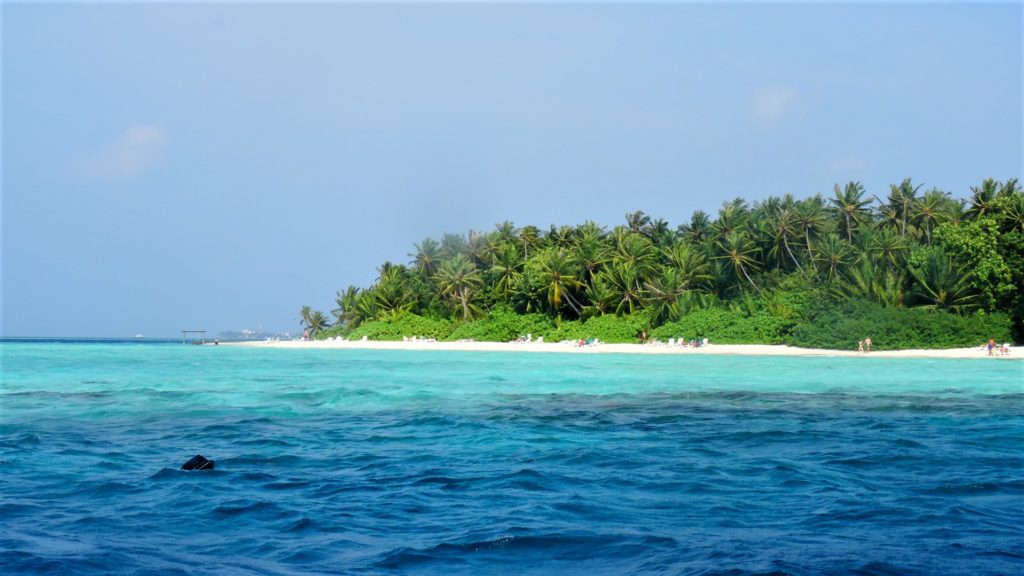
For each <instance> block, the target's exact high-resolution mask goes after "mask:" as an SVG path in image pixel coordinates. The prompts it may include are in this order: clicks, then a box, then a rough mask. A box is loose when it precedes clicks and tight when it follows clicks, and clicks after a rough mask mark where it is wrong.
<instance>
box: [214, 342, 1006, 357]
mask: <svg viewBox="0 0 1024 576" xmlns="http://www.w3.org/2000/svg"><path fill="white" fill-rule="evenodd" d="M222 345H223V346H244V347H254V348H279V349H301V350H334V349H336V350H341V349H354V350H434V351H461V352H536V353H543V352H561V353H568V354H675V355H723V354H724V355H739V356H829V357H851V358H857V357H865V358H956V359H974V358H984V359H989V360H1024V349H1021V348H1013V349H1011V351H1010V354H1009V355H1008V356H1000V355H998V354H997V355H996V356H988V352H987V351H985V350H981V349H979V348H977V347H975V348H953V349H947V350H886V351H873V352H867V353H861V352H856V351H851V350H819V349H813V348H794V347H791V346H785V345H763V344H708V345H707V346H702V347H700V348H688V347H685V346H667V345H665V344H661V345H657V344H604V343H602V344H598V345H596V346H583V347H577V346H575V345H573V344H571V343H555V342H551V343H548V342H545V343H539V344H538V343H536V342H533V343H528V344H527V343H520V342H428V341H424V340H420V341H416V342H394V341H375V340H369V341H365V342H364V341H352V342H349V341H344V340H342V341H338V340H316V341H309V342H306V341H301V340H283V341H277V342H230V343H229V342H225V343H223V344H222Z"/></svg>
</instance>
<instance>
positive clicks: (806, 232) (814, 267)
mask: <svg viewBox="0 0 1024 576" xmlns="http://www.w3.org/2000/svg"><path fill="white" fill-rule="evenodd" d="M804 238H806V239H807V258H808V260H810V262H811V269H812V270H814V273H815V274H817V273H818V266H817V265H815V264H814V250H813V249H812V248H811V229H810V228H805V229H804Z"/></svg>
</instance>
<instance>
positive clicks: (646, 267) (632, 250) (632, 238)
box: [613, 233, 658, 291]
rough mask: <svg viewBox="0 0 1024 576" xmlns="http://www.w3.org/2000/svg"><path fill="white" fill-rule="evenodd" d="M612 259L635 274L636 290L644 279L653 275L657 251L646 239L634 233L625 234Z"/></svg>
mask: <svg viewBox="0 0 1024 576" xmlns="http://www.w3.org/2000/svg"><path fill="white" fill-rule="evenodd" d="M613 259H614V260H615V261H618V262H622V263H624V264H626V265H628V266H630V267H631V268H632V269H633V271H634V273H635V274H636V289H637V291H639V290H640V285H641V283H643V281H644V279H646V278H648V277H649V276H650V275H651V274H652V273H654V270H655V268H656V267H657V264H658V251H657V250H656V249H655V248H654V244H652V243H651V241H650V240H648V239H647V238H645V237H643V236H641V235H639V234H634V233H629V234H626V235H625V236H624V237H622V238H621V241H620V243H619V245H618V247H617V249H616V251H615V255H614V256H613Z"/></svg>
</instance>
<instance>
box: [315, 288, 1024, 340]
mask: <svg viewBox="0 0 1024 576" xmlns="http://www.w3.org/2000/svg"><path fill="white" fill-rule="evenodd" d="M808 315H809V317H808V318H805V317H803V316H802V315H801V316H799V317H782V316H779V315H775V314H772V313H771V312H769V311H767V310H763V309H762V310H756V311H755V312H754V313H753V314H749V313H748V312H746V311H743V310H737V309H726V308H708V309H704V310H696V311H694V312H691V313H689V314H687V315H685V316H683V317H682V318H681V319H679V320H678V321H676V322H670V323H666V324H663V325H661V326H659V327H657V328H654V329H653V330H650V328H649V326H648V324H649V317H648V316H647V315H646V314H645V313H642V312H641V313H637V314H632V315H624V316H615V315H611V314H608V315H604V316H596V317H593V318H590V319H588V320H585V321H581V320H572V321H563V322H561V323H557V322H553V321H551V320H549V319H548V318H547V317H545V316H544V315H541V314H517V313H515V312H513V311H510V310H505V309H498V310H494V311H492V312H491V313H490V314H488V315H486V316H484V317H482V318H480V319H478V320H475V321H473V322H467V323H461V324H460V323H457V322H453V321H450V320H441V319H434V318H426V317H423V316H417V315H415V314H401V315H398V316H397V317H394V318H389V319H384V320H372V321H369V322H364V323H362V324H360V325H359V326H358V327H357V328H355V329H353V330H352V331H351V332H349V333H348V334H345V333H344V332H343V331H341V330H340V329H339V328H331V329H329V330H325V331H323V332H321V333H320V334H318V335H317V336H318V338H327V337H331V336H337V335H344V336H347V337H348V338H349V339H352V340H358V339H361V338H362V337H363V336H366V337H367V338H368V339H370V340H392V341H395V340H402V338H403V337H411V336H419V337H425V338H435V339H437V340H468V339H472V340H477V341H481V342H508V341H511V340H515V339H516V338H518V337H520V336H525V335H526V334H531V335H532V336H533V338H534V339H536V338H537V337H540V336H543V337H544V339H545V340H546V341H548V342H559V341H562V340H579V339H587V338H597V339H599V340H600V341H602V342H607V343H636V342H640V341H641V336H642V335H643V334H644V333H645V332H648V331H649V334H648V335H649V336H650V337H651V338H657V339H659V340H667V339H669V338H683V339H686V340H690V339H694V338H696V339H700V338H708V339H709V340H710V341H711V343H712V344H788V345H791V346H799V347H802V348H823V349H834V350H855V349H856V348H857V342H858V341H859V340H863V339H864V338H867V337H870V338H871V339H872V341H873V343H874V348H875V349H877V350H899V349H914V348H931V349H941V348H961V347H967V346H976V345H980V344H981V343H983V342H986V341H987V340H988V339H989V338H994V339H996V340H998V341H1000V342H1004V341H1010V339H1011V338H1010V335H1011V329H1010V326H1011V319H1010V317H1009V316H1007V315H1005V314H999V313H994V314H983V313H977V314H974V315H969V316H966V315H959V314H953V313H949V312H943V311H928V310H924V309H914V308H893V307H884V306H881V305H879V304H876V303H873V302H868V301H864V300H851V301H847V302H843V303H838V304H836V303H823V304H821V305H820V306H819V308H818V309H817V310H815V311H814V312H810V313H808Z"/></svg>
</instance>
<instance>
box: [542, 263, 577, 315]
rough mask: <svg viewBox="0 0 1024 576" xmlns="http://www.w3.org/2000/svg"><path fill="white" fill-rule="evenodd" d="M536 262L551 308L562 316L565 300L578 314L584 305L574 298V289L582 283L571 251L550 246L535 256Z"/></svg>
mask: <svg viewBox="0 0 1024 576" xmlns="http://www.w3.org/2000/svg"><path fill="white" fill-rule="evenodd" d="M535 263H536V266H537V271H538V272H539V273H540V278H541V279H542V281H543V283H544V286H545V287H546V290H547V295H548V304H550V305H551V310H552V311H553V312H554V313H555V314H556V315H557V316H558V317H559V318H561V316H562V303H563V301H564V302H565V303H566V304H568V305H569V307H570V308H571V309H572V310H573V312H575V313H576V315H577V316H578V315H579V314H580V312H581V311H582V308H583V307H582V306H581V305H580V303H579V301H578V300H577V299H575V298H573V295H572V290H574V289H576V288H579V287H581V286H582V284H581V283H580V281H579V280H578V279H577V278H578V276H579V274H578V272H577V268H578V267H579V265H578V264H577V263H576V262H575V261H574V260H573V258H572V256H571V255H570V253H569V251H568V250H565V249H562V248H548V249H547V250H545V251H544V252H541V253H540V254H538V255H537V256H536V257H535Z"/></svg>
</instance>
